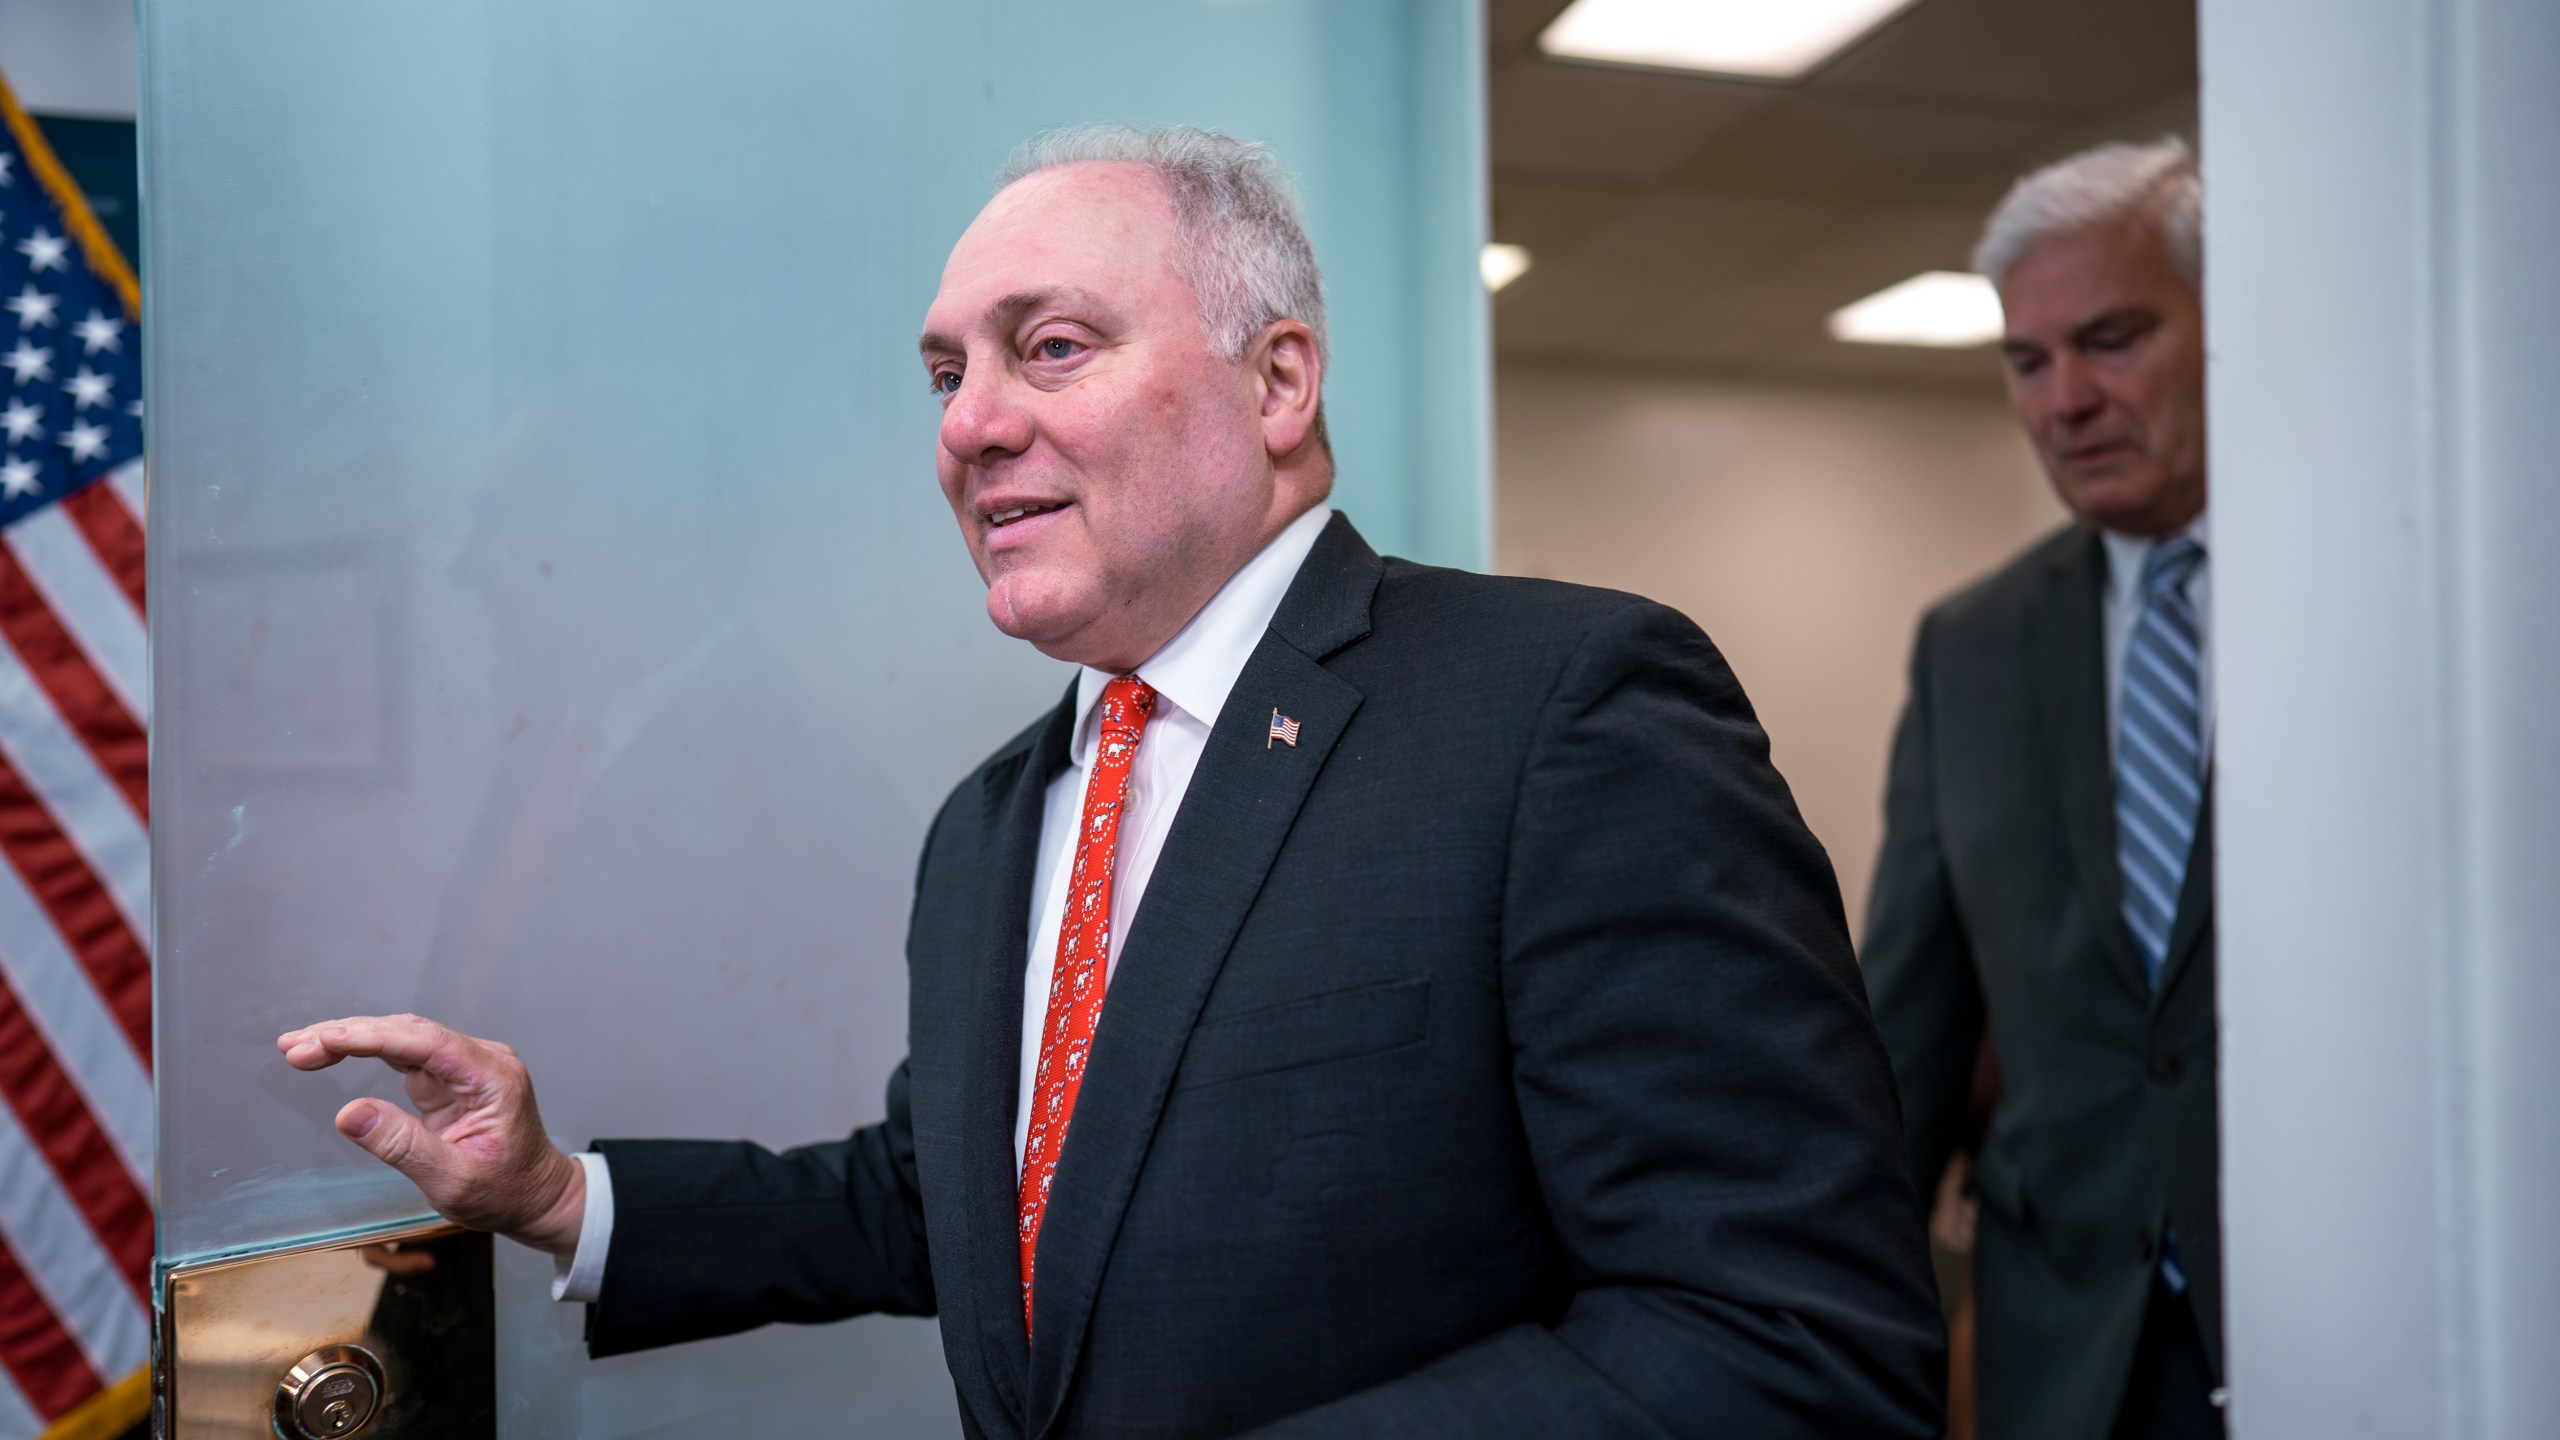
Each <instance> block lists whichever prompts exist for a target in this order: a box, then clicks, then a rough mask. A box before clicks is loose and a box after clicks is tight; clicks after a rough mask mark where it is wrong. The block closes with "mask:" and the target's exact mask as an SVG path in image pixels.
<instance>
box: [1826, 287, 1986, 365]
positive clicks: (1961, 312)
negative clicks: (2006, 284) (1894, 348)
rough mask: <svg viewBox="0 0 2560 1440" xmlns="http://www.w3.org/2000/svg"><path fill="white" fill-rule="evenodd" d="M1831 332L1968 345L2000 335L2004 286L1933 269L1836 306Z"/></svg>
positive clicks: (1881, 340)
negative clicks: (2001, 302) (2001, 299)
mask: <svg viewBox="0 0 2560 1440" xmlns="http://www.w3.org/2000/svg"><path fill="white" fill-rule="evenodd" d="M1831 338H1833V339H1834V340H1849V341H1854V342H1855V343H1857V344H1860V345H1926V346H1930V347H1932V348H1935V349H1941V350H1963V349H1967V348H1970V347H1972V346H1975V345H1988V344H1990V343H1991V342H1992V341H1994V340H1997V339H1999V338H2000V292H1999V291H1997V290H1994V289H1992V288H1991V282H1990V281H1988V280H1985V279H1983V278H1982V277H1981V276H1979V275H1969V274H1961V273H1958V272H1956V271H1953V270H1930V271H1925V272H1923V273H1921V274H1918V275H1914V276H1912V277H1911V278H1910V279H1908V280H1905V281H1903V282H1902V283H1901V284H1899V285H1889V286H1887V287H1885V288H1884V289H1882V290H1879V291H1877V292H1876V293H1874V294H1873V295H1870V296H1868V297H1867V298H1866V299H1864V300H1861V301H1859V302H1857V303H1856V304H1854V305H1844V306H1842V307H1841V308H1839V309H1837V310H1834V311H1832V312H1831Z"/></svg>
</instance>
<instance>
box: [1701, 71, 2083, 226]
mask: <svg viewBox="0 0 2560 1440" xmlns="http://www.w3.org/2000/svg"><path fill="white" fill-rule="evenodd" d="M2052 128H2053V127H2052V126H2051V125H2049V124H2047V123H2045V122H2042V121H2037V120H2026V119H2020V118H2017V117H2015V116H2003V115H1987V114H1983V113H1981V112H1979V111H1972V112H1968V111H1959V110H1950V109H1945V108H1941V107H1935V106H1921V105H1914V104H1910V103H1907V102H1902V103H1897V102H1893V101H1877V100H1851V99H1835V98H1831V97H1828V96H1823V95H1816V94H1801V95H1797V96H1793V97H1791V98H1789V99H1788V100H1787V101H1786V102H1784V103H1783V104H1780V105H1777V106H1774V107H1772V108H1771V109H1770V110H1769V111H1768V112H1767V113H1765V114H1763V115H1761V116H1759V117H1758V118H1756V119H1755V120H1753V121H1752V122H1751V123H1750V124H1749V125H1747V126H1744V127H1741V128H1740V129H1738V130H1737V131H1735V132H1734V133H1731V134H1728V135H1726V136H1725V137H1723V138H1721V139H1720V140H1718V141H1717V142H1716V143H1715V144H1713V145H1711V146H1709V147H1708V148H1707V149H1706V151H1705V152H1704V153H1703V154H1701V155H1700V156H1699V157H1698V158H1697V159H1696V160H1695V161H1694V162H1692V163H1691V164H1690V165H1689V166H1687V167H1685V168H1684V169H1683V170H1682V171H1681V172H1680V178H1681V180H1682V181H1684V182H1689V181H1694V182H1698V183H1701V184H1704V185H1707V186H1710V187H1713V188H1716V189H1721V190H1740V191H1749V192H1755V193H1761V194H1771V195H1795V196H1804V197H1811V198H1819V199H1827V200H1834V201H1877V200H1882V201H1906V200H1940V201H1944V200H1959V199H1971V200H1979V201H1980V202H1981V203H1983V204H1985V205H1988V204H1989V203H1990V202H1991V201H1993V200H1996V199H1998V198H1999V197H2000V195H2001V193H2002V192H2003V191H2005V190H2006V189H2007V188H2008V186H2009V182H2010V181H2011V180H2013V179H2015V178H2016V176H2017V174H2018V171H2019V169H2020V167H2021V165H2022V163H2023V162H2024V160H2025V159H2026V158H2027V157H2028V156H2030V155H2032V154H2034V153H2035V151H2036V149H2037V147H2038V145H2039V144H2040V143H2041V142H2042V141H2043V140H2044V138H2045V137H2046V136H2047V135H2048V134H2050V133H2051V131H2052Z"/></svg>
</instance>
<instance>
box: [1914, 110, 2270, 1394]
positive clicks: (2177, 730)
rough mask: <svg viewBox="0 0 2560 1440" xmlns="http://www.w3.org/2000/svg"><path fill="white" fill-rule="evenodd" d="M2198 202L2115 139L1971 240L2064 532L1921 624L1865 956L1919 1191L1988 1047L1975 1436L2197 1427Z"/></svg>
mask: <svg viewBox="0 0 2560 1440" xmlns="http://www.w3.org/2000/svg"><path fill="white" fill-rule="evenodd" d="M2202 206H2203V199H2202V190H2201V187H2200V184H2199V182H2198V179H2197V175H2196V168H2195V163H2194V159H2193V157H2192V156H2191V155H2190V154H2189V153H2188V151H2187V149H2186V147H2185V146H2184V145H2183V144H2181V143H2180V142H2178V141H2175V140H2169V141H2163V142H2161V143H2159V144H2156V145H2148V146H2123V145H2117V146H2107V147H2103V148H2101V149H2097V150H2093V151H2090V152H2087V153H2085V154H2082V155H2078V156H2074V157H2072V158H2071V159H2068V160H2065V161H2062V162H2061V163H2059V164H2056V165H2054V166H2052V167H2050V168H2048V169H2045V170H2042V171H2039V172H2038V173H2036V174H2034V175H2031V176H2029V177H2028V178H2026V179H2025V180H2023V181H2021V182H2019V184H2018V185H2017V187H2016V188H2015V189H2014V190H2012V191H2011V192H2010V194H2009V197H2008V198H2007V199H2006V200H2005V201H2003V202H2002V203H2001V205H2000V208H1999V209H1998V210H1997V211H1996V212H1995V213H1994V214H1993V216H1992V218H1991V223H1990V225H1989V227H1988V229H1987V231H1986V233H1985V234H1984V236H1983V240H1982V244H1981V247H1980V250H1979V251H1978V253H1977V255H1976V261H1975V263H1976V265H1977V267H1978V268H1980V269H1981V270H1982V271H1983V272H1984V273H1986V274H1988V275H1989V276H1990V277H1991V278H1992V279H1993V281H1994V282H1995V283H1997V284H1998V286H1999V288H2000V297H2001V303H2002V308H2003V310H2004V312H2005V330H2006V335H2005V339H2004V341H2003V344H2002V353H2003V356H2004V358H2005V361H2006V368H2007V372H2008V382H2009V395H2010V400H2011V402H2012V404H2013V405H2014V406H2015V407H2016V409H2017V412H2018V418H2019V420H2020V421H2021V423H2023V424H2024V425H2025V427H2026V429H2027V432H2028V434H2029V436H2030V437H2031V438H2032V440H2033V441H2034V444H2035V448H2036V452H2037V454H2038V455H2039V457H2041V459H2042V460H2043V462H2044V466H2045V470H2046V472H2047V473H2048V474H2049V475H2050V476H2051V478H2052V481H2053V486H2054V489H2055V491H2056V492H2057V493H2058V494H2059V495H2060V496H2061V497H2062V501H2063V503H2064V504H2065V505H2066V506H2068V507H2070V510H2071V512H2072V514H2073V515H2074V516H2075V517H2076V520H2077V523H2075V524H2073V525H2070V526H2068V527H2066V528H2065V529H2064V530H2063V531H2062V532H2061V533H2059V534H2057V535H2054V536H2053V537H2051V538H2050V539H2047V540H2045V541H2043V542H2041V543H2039V544H2037V545H2035V546H2034V547H2032V548H2031V549H2029V550H2028V551H2027V552H2026V553H2025V554H2024V555H2021V556H2019V557H2018V558H2017V559H2016V560H2014V561H2011V562H2010V563H2009V564H2008V565H2007V566H2005V567H2003V568H2002V569H2000V570H1999V571H1997V572H1996V573H1994V574H1992V575H1990V576H1989V577H1987V578H1985V579H1983V580H1982V581H1980V582H1979V583H1977V584H1975V585H1973V586H1972V587H1971V588H1969V589H1967V590H1965V591H1963V592H1961V593H1960V594H1958V595H1956V596H1955V597H1954V598H1952V599H1950V600H1948V601H1946V602H1945V603H1944V604H1941V605H1940V606H1938V607H1937V608H1936V609H1934V610H1932V611H1931V612H1930V613H1929V615H1928V617H1927V618H1926V619H1925V620H1923V621H1922V622H1921V626H1920V636H1919V640H1918V643H1917V644H1916V645H1915V646H1914V648H1913V653H1912V659H1911V697H1910V703H1909V708H1908V709H1907V710H1906V711H1905V712H1904V715H1903V720H1902V726H1901V730H1900V733H1899V735H1898V736H1897V738H1896V740H1895V742H1894V752H1893V772H1892V779H1891V782H1890V786H1889V789H1888V793H1887V797H1886V801H1885V817H1886V833H1885V843H1884V852H1883V856H1882V858H1881V860H1880V861H1879V863H1878V866H1877V872H1876V883H1875V889H1874V900H1873V903H1872V905H1871V908H1870V913H1869V916H1868V931H1867V942H1866V947H1865V963H1866V972H1867V985H1868V989H1869V991H1870V992H1871V993H1872V994H1873V996H1874V998H1875V1007H1876V1018H1877V1022H1878V1024H1879V1025H1880V1026H1881V1027H1882V1028H1883V1030H1884V1033H1885V1039H1886V1044H1887V1046H1888V1048H1889V1049H1890V1050H1891V1052H1892V1055H1893V1063H1894V1072H1895V1076H1896V1079H1897V1080H1898V1081H1899V1082H1900V1085H1901V1088H1902V1107H1903V1121H1904V1125H1905V1127H1906V1130H1907V1133H1908V1136H1909V1144H1910V1155H1911V1164H1912V1173H1913V1175H1914V1176H1915V1178H1917V1179H1918V1180H1919V1181H1920V1183H1921V1184H1922V1185H1923V1186H1924V1187H1934V1185H1935V1182H1936V1181H1937V1179H1938V1177H1939V1176H1940V1174H1941V1172H1942V1171H1944V1170H1945V1168H1946V1166H1947V1165H1948V1163H1949V1160H1950V1157H1951V1153H1952V1152H1953V1151H1955V1149H1956V1148H1957V1146H1958V1144H1959V1141H1960V1134H1959V1132H1960V1130H1961V1128H1962V1126H1963V1123H1964V1118H1965V1112H1966V1108H1967V1093H1968V1090H1969V1089H1970V1088H1971V1082H1972V1079H1973V1076H1974V1073H1975V1057H1976V1052H1977V1050H1978V1048H1979V1047H1980V1045H1981V1044H1982V1039H1983V1035H1984V1033H1985V1030H1986V1027H1987V1029H1988V1033H1989V1035H1990V1037H1991V1042H1992V1045H1993V1047H1994V1050H1995V1052H1996V1055H1997V1059H1998V1068H1999V1072H2000V1074H2001V1077H2002V1080H2003V1085H2002V1090H2001V1097H2000V1100H1999V1103H1998V1105H1997V1106H1996V1107H1995V1109H1994V1110H1993V1112H1992V1117H1991V1121H1990V1125H1989V1129H1988V1133H1987V1135H1985V1136H1984V1137H1983V1138H1982V1139H1981V1141H1980V1154H1979V1156H1978V1157H1977V1158H1976V1160H1975V1162H1974V1171H1973V1174H1974V1182H1975V1188H1976V1190H1977V1192H1978V1195H1979V1203H1980V1210H1979V1219H1978V1223H1977V1225H1976V1227H1975V1250H1974V1266H1975V1295H1976V1305H1977V1312H1976V1313H1977V1326H1978V1330H1977V1336H1978V1340H1977V1351H1976V1353H1977V1369H1976V1381H1977V1387H1978V1395H1979V1404H1980V1421H1981V1432H1980V1433H1981V1434H1982V1435H1983V1436H1984V1437H1985V1440H2026V1437H2033V1440H2075V1437H2076V1440H2107V1437H2110V1436H2117V1437H2138V1436H2155V1435H2156V1436H2191V1435H2194V1436H2208V1435H2219V1434H2220V1433H2221V1431H2222V1425H2221V1418H2220V1415H2219V1412H2218V1410H2217V1409H2216V1407H2215V1405H2214V1403H2213V1398H2212V1397H2213V1394H2214V1392H2215V1390H2216V1387H2217V1386H2218V1384H2219V1381H2218V1379H2217V1378H2216V1377H2217V1376H2218V1374H2219V1372H2220V1359H2219V1356H2220V1346H2221V1314H2220V1302H2221V1293H2222V1254H2221V1228H2220V1224H2219V1219H2218V1216H2217V1212H2216V1194H2217V1188H2216V1184H2215V1164H2216V1151H2215V1111H2214V1086H2215V1080H2214V1074H2215V1040H2214V1018H2213V1016H2214V1011H2213V923H2212V909H2213V863H2212V830H2211V814H2212V809H2211V793H2210V792H2211V786H2210V781H2211V774H2212V766H2211V757H2212V738H2213V672H2212V666H2211V664H2210V658H2211V656H2210V646H2209V643H2208V639H2207V637H2208V635H2209V633H2210V631H2209V627H2208V626H2207V624H2206V617H2207V614H2208V611H2209V606H2210V602H2211V589H2210V578H2209V577H2210V574H2211V570H2210V563H2209V559H2208V556H2209V547H2208V542H2207V536H2206V531H2205V464H2204V455H2205V445H2204V438H2205V431H2204V327H2203V315H2202V309H2201V306H2200V303H2199V298H2198V290H2199V283H2200V279H2201V276H2202V270H2203V259H2202V248H2203V247H2202V236H2201V228H2202V213H2203V212H2202Z"/></svg>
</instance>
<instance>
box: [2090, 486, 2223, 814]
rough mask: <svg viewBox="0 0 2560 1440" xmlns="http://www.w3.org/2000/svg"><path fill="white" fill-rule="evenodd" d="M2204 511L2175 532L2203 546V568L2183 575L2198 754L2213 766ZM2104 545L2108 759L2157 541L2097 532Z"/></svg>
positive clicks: (2209, 572) (2209, 565)
mask: <svg viewBox="0 0 2560 1440" xmlns="http://www.w3.org/2000/svg"><path fill="white" fill-rule="evenodd" d="M2205 519H2206V516H2205V514H2204V512H2201V511H2199V512H2198V513H2197V515H2196V518H2195V520H2194V522H2193V523H2191V524H2189V525H2188V526H2187V528H2186V529H2184V530H2181V531H2179V532H2178V533H2179V534H2181V535H2184V536H2186V537H2187V538H2188V539H2190V540H2193V541H2195V542H2196V543H2197V544H2198V545H2201V546H2203V547H2204V563H2202V564H2200V565H2198V566H2196V568H2195V570H2194V572H2193V573H2191V574H2190V575H2188V576H2187V584H2186V594H2187V603H2188V604H2189V605H2192V606H2194V607H2195V612H2196V729H2197V731H2198V733H2197V735H2196V745H2197V753H2198V754H2201V755H2203V756H2205V757H2207V758H2206V763H2207V764H2211V763H2212V760H2211V757H2212V755H2213V542H2212V541H2211V540H2210V539H2208V538H2207V537H2206V531H2205ZM2098 534H2099V538H2101V539H2103V540H2104V541H2106V545H2107V598H2106V633H2107V756H2108V758H2109V759H2110V760H2112V759H2113V758H2114V757H2115V753H2116V724H2117V720H2116V707H2117V706H2118V705H2120V704H2122V703H2123V699H2124V657H2125V654H2126V652H2128V651H2130V650H2131V649H2132V648H2133V627H2134V626H2136V625H2138V624H2140V623H2141V621H2142V567H2143V566H2144V565H2147V564H2149V563H2150V561H2151V552H2152V551H2153V550H2155V549H2157V548H2159V544H2160V542H2159V541H2158V540H2152V539H2145V538H2143V537H2140V536H2136V535H2119V534H2117V533H2116V532H2114V531H2112V530H2101V531H2099V532H2098Z"/></svg>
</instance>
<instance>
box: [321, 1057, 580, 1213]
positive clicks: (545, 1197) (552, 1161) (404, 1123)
mask: <svg viewBox="0 0 2560 1440" xmlns="http://www.w3.org/2000/svg"><path fill="white" fill-rule="evenodd" d="M276 1048H277V1049H278V1050H281V1051H283V1052H284V1058H285V1061H286V1063H288V1064H290V1065H292V1066H293V1067H294V1068H295V1069H297V1070H324V1069H327V1068H328V1067H329V1066H332V1065H335V1064H337V1063H338V1062H339V1061H341V1060H344V1059H346V1058H347V1057H348V1056H350V1055H372V1056H377V1057H379V1058H380V1059H381V1060H382V1062H383V1063H384V1064H386V1065H389V1066H390V1067H391V1068H392V1069H394V1070H397V1071H399V1072H400V1073H401V1074H403V1075H406V1076H408V1077H409V1082H408V1083H409V1102H410V1103H411V1104H413V1105H415V1106H417V1107H418V1114H417V1115H411V1114H410V1113H408V1112H407V1111H405V1110H402V1109H401V1108H400V1107H399V1106H397V1105H391V1104H386V1103H385V1102H383V1101H380V1100H350V1101H348V1102H347V1104H346V1108H344V1109H342V1110H340V1111H339V1112H338V1119H337V1125H338V1133H339V1134H341V1135H344V1136H346V1137H347V1138H348V1139H350V1140H353V1141H354V1142H356V1144H358V1145H360V1146H362V1147H364V1148H365V1149H366V1150H369V1151H371V1152H372V1153H373V1156H374V1158H375V1159H377V1160H380V1161H381V1162H382V1163H384V1164H386V1165H388V1166H390V1167H391V1168H392V1169H394V1170H397V1171H399V1172H400V1173H401V1174H403V1175H406V1176H408V1177H409V1179H410V1180H411V1181H412V1182H414V1183H415V1184H416V1185H417V1187H418V1189H419V1190H420V1191H421V1192H423V1193H424V1194H425V1195H426V1197H427V1203H428V1204H430V1205H433V1206H434V1207H435V1209H436V1213H437V1214H439V1215H442V1216H444V1217H445V1218H446V1219H448V1220H452V1221H454V1222H456V1223H458V1224H463V1225H468V1226H470V1227H471V1228H472V1229H474V1230H494V1231H496V1232H497V1233H499V1234H501V1235H504V1236H506V1237H507V1238H509V1239H511V1240H516V1241H519V1242H521V1243H523V1244H526V1245H530V1246H532V1247H534V1248H535V1249H537V1250H548V1251H550V1252H551V1253H552V1254H554V1255H571V1254H575V1253H576V1251H577V1248H578V1230H579V1227H580V1225H581V1223H582V1222H583V1221H584V1219H585V1216H586V1200H587V1176H586V1171H585V1169H584V1168H583V1167H581V1166H580V1165H579V1164H578V1162H577V1161H576V1160H573V1159H571V1158H570V1157H569V1156H567V1155H565V1154H563V1153H562V1152H561V1150H560V1148H559V1147H558V1146H556V1145H554V1144H552V1143H551V1137H550V1136H549V1135H547V1134H545V1133H544V1132H543V1129H542V1116H541V1115H540V1113H538V1112H537V1111H536V1110H535V1109H534V1105H533V1080H532V1078H531V1077H530V1076H528V1075H526V1074H525V1070H524V1064H523V1062H522V1061H519V1060H518V1059H516V1052H515V1051H513V1050H511V1049H509V1048H508V1047H506V1046H504V1045H501V1044H499V1043H497V1042H496V1041H494V1040H475V1039H473V1038H472V1037H470V1036H468V1035H464V1034H461V1033H460V1032H458V1031H454V1030H450V1029H447V1028H446V1027H444V1026H442V1025H439V1024H437V1023H436V1022H434V1021H433V1020H426V1019H421V1018H420V1017H418V1016H415V1015H356V1016H350V1017H348V1018H347V1019H344V1020H328V1021H323V1022H322V1023H320V1024H317V1025H313V1026H310V1027H308V1028H305V1029H301V1030H291V1031H287V1032H286V1033H284V1034H282V1035H279V1036H277V1037H276ZM421 1116H423V1117H424V1118H423V1119H421V1118H420V1117H421Z"/></svg>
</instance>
